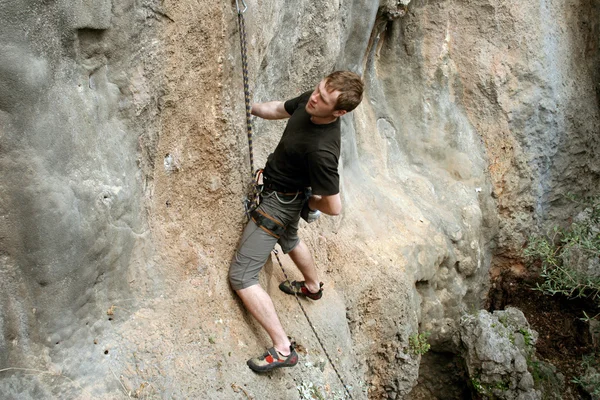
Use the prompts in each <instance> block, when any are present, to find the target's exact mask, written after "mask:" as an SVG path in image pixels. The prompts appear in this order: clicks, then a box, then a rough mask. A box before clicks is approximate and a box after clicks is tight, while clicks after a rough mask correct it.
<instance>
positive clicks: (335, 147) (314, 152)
mask: <svg viewBox="0 0 600 400" xmlns="http://www.w3.org/2000/svg"><path fill="white" fill-rule="evenodd" d="M363 87H364V86H363V82H362V80H361V78H360V77H359V76H358V75H357V74H355V73H353V72H348V71H337V72H334V73H332V74H330V75H328V76H327V77H325V78H324V79H323V80H321V81H320V82H319V84H318V85H317V87H316V88H315V89H314V90H313V91H312V92H310V91H309V92H306V93H303V94H301V95H300V96H298V97H296V98H294V99H291V100H288V101H286V102H283V101H271V102H266V103H256V104H253V105H252V114H253V115H255V116H257V117H260V118H264V119H283V118H289V121H288V123H287V125H286V127H285V130H284V131H283V135H282V137H281V140H280V141H279V144H278V145H277V148H276V149H275V151H274V152H273V153H272V154H270V155H269V157H268V159H267V164H266V166H265V168H264V172H263V177H264V189H263V192H262V196H261V203H260V205H259V207H258V208H257V209H256V210H255V211H254V212H253V213H252V214H251V217H252V218H251V221H249V222H248V225H247V226H246V228H245V229H244V233H243V234H242V239H241V241H240V244H239V246H238V249H237V251H236V253H235V256H234V258H233V261H232V263H231V267H230V269H229V280H230V282H231V286H232V287H233V289H234V290H235V291H236V292H237V294H238V296H240V298H241V299H242V301H243V303H244V306H245V307H246V309H248V311H250V313H251V314H252V315H253V316H254V318H256V320H257V321H258V322H259V323H260V325H261V326H262V327H263V328H264V329H265V330H266V331H267V333H268V334H269V336H270V337H271V340H272V341H273V347H271V348H270V349H269V350H268V351H267V352H266V353H265V354H263V355H262V356H259V357H256V358H252V359H250V360H248V363H247V364H248V366H249V367H250V368H251V369H252V370H254V371H257V372H264V371H270V370H272V369H275V368H280V367H293V366H294V365H296V363H297V362H298V354H297V353H296V351H295V350H294V347H293V345H292V343H291V342H290V339H289V338H288V336H287V335H286V333H285V331H284V330H283V327H282V326H281V322H280V321H279V318H278V317H277V313H276V312H275V307H274V306H273V302H272V301H271V297H270V296H269V295H268V294H267V292H265V291H264V290H263V288H262V287H261V286H260V285H259V283H258V273H259V272H260V270H261V268H262V267H263V265H264V264H265V263H266V261H267V258H268V257H269V255H270V253H271V251H272V250H273V247H274V246H275V243H279V245H280V246H281V248H282V250H283V252H284V253H285V254H289V255H290V257H291V258H292V260H293V261H294V263H295V264H296V266H297V267H298V269H299V270H300V272H301V273H302V275H303V276H304V281H300V282H297V281H293V282H291V283H290V282H289V281H285V282H282V283H281V285H279V289H281V290H282V291H283V292H285V293H287V294H291V295H294V294H297V295H299V296H304V297H307V298H310V299H312V300H318V299H320V298H321V296H322V295H323V288H322V287H323V283H321V282H319V279H318V276H317V270H316V268H315V263H314V260H313V257H312V255H311V253H310V251H309V250H308V247H307V246H306V244H305V243H304V242H302V241H301V240H300V239H299V238H298V222H299V219H300V214H301V213H302V215H303V217H305V218H308V220H309V221H310V219H315V218H316V217H318V214H319V211H320V212H323V213H325V214H328V215H338V214H339V213H340V211H341V209H342V202H341V199H340V191H339V175H338V159H339V156H340V142H341V133H340V119H339V118H340V117H341V116H342V115H344V114H346V113H347V112H350V111H352V110H354V108H356V107H357V106H358V105H359V104H360V102H361V100H362V93H363ZM307 193H309V194H310V193H312V194H311V195H310V197H308V196H307V195H306V194H307ZM307 213H308V217H306V214H307Z"/></svg>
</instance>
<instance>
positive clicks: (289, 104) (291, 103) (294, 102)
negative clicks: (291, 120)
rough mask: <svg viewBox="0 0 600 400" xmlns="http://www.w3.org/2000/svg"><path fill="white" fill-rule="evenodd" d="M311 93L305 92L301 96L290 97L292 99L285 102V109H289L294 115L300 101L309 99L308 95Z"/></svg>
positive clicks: (288, 111)
mask: <svg viewBox="0 0 600 400" xmlns="http://www.w3.org/2000/svg"><path fill="white" fill-rule="evenodd" d="M310 94H311V92H304V93H302V94H301V95H300V96H298V97H295V98H293V99H290V100H288V101H286V102H285V103H283V106H284V107H285V111H287V113H288V114H290V115H292V114H293V113H294V111H296V109H297V108H298V106H299V105H300V103H302V101H304V100H308V97H309V96H310Z"/></svg>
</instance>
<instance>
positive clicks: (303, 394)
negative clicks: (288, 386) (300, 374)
mask: <svg viewBox="0 0 600 400" xmlns="http://www.w3.org/2000/svg"><path fill="white" fill-rule="evenodd" d="M296 389H298V393H299V394H300V398H301V399H302V400H325V397H323V395H322V394H321V391H320V390H319V387H318V386H315V385H313V383H312V382H302V383H301V384H300V385H299V386H296Z"/></svg>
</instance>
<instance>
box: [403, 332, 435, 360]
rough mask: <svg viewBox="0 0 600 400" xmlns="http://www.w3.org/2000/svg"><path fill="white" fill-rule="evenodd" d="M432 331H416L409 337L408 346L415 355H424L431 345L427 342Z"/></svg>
mask: <svg viewBox="0 0 600 400" xmlns="http://www.w3.org/2000/svg"><path fill="white" fill-rule="evenodd" d="M429 335H430V332H423V333H414V334H412V335H410V336H409V337H408V348H409V350H410V352H411V353H412V354H413V355H415V356H416V355H423V354H425V353H427V352H428V351H429V348H430V347H431V345H430V344H429V343H428V342H427V338H428V337H429Z"/></svg>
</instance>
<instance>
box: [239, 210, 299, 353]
mask: <svg viewBox="0 0 600 400" xmlns="http://www.w3.org/2000/svg"><path fill="white" fill-rule="evenodd" d="M276 242H277V238H275V237H273V236H271V235H269V234H268V233H267V232H265V231H264V230H262V229H261V228H260V227H258V226H257V225H256V223H255V222H254V221H249V222H248V224H247V225H246V227H245V228H244V232H243V234H242V239H241V240H240V244H239V246H238V249H237V250H236V252H235V256H234V258H233V261H232V263H231V266H230V268H229V281H230V283H231V286H232V288H233V289H234V290H235V291H236V293H237V294H238V296H240V298H241V299H242V302H243V303H244V306H245V307H246V309H247V310H248V311H249V312H250V314H252V316H253V317H254V318H255V319H256V320H257V321H258V323H259V324H260V325H261V326H262V327H263V328H264V329H265V331H267V333H268V334H269V336H270V337H271V340H272V341H273V347H275V349H276V350H277V351H278V352H279V353H281V354H282V355H288V354H290V340H289V338H288V337H287V335H286V333H285V331H284V330H283V327H282V325H281V322H280V321H279V317H278V316H277V313H276V311H275V306H274V305H273V301H272V300H271V297H270V296H269V295H268V294H267V292H265V291H264V290H263V288H262V287H261V286H260V285H259V284H258V274H259V272H260V270H261V269H262V267H263V265H264V264H265V263H266V261H267V259H268V257H269V255H270V254H271V250H272V249H273V247H274V246H275V243H276Z"/></svg>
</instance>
